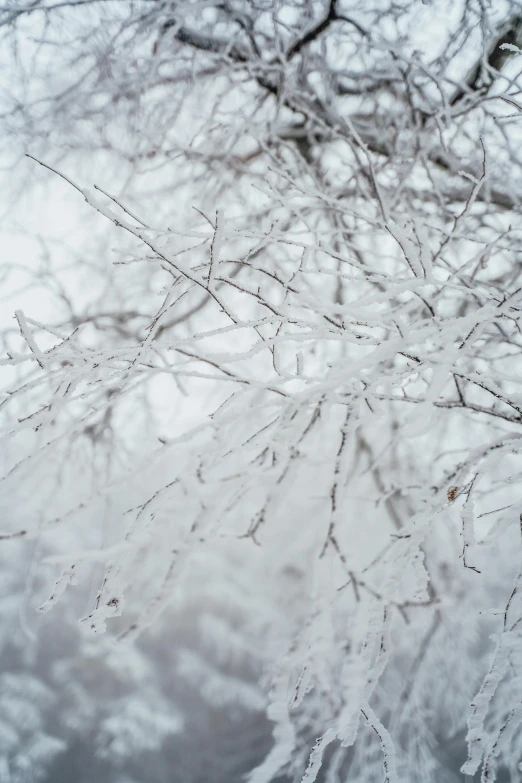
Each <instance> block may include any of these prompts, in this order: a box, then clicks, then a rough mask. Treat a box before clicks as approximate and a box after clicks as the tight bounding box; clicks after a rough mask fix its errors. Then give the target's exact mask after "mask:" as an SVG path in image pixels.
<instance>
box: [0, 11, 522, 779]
mask: <svg viewBox="0 0 522 783" xmlns="http://www.w3.org/2000/svg"><path fill="white" fill-rule="evenodd" d="M0 13H1V17H0V18H1V21H2V24H3V30H4V33H5V37H4V42H5V46H4V50H3V55H2V57H3V59H2V63H3V65H4V67H5V68H6V69H7V68H9V69H10V70H11V72H13V73H15V74H16V78H15V79H13V80H11V81H9V82H8V81H7V80H4V81H5V88H4V93H3V106H4V109H3V112H2V122H3V127H4V130H5V134H6V138H7V146H6V149H5V154H4V158H5V160H6V161H7V158H8V157H9V161H10V165H9V166H8V168H9V171H10V174H11V176H12V175H13V172H16V182H15V185H14V188H15V190H16V193H17V194H18V198H19V206H18V215H19V217H18V221H19V222H20V220H22V224H23V217H22V216H23V214H24V210H25V212H27V205H28V204H31V205H32V206H33V205H34V203H35V200H36V203H37V204H38V203H40V204H42V203H43V197H42V195H41V194H42V192H43V191H42V190H41V188H43V187H44V185H43V183H44V182H46V183H49V187H52V188H54V191H53V192H54V193H56V194H57V195H56V198H57V199H62V203H63V204H67V208H66V211H67V210H69V211H71V214H72V212H74V215H75V216H76V219H77V220H78V221H79V222H80V223H81V225H80V226H79V227H78V228H77V229H75V231H74V232H73V234H74V251H71V252H69V251H68V250H67V248H64V246H63V245H58V244H55V242H57V238H56V237H53V236H51V233H52V232H51V231H50V229H49V230H46V228H45V226H44V227H43V229H42V230H41V231H40V237H39V241H41V243H42V250H40V251H39V252H38V253H36V251H33V253H32V254H30V257H29V259H28V260H27V261H25V263H24V264H23V265H22V264H20V263H15V262H13V261H9V262H8V263H6V267H5V284H6V286H9V285H11V287H12V288H13V289H14V288H15V287H18V288H19V290H18V291H17V293H16V297H17V302H18V301H20V302H21V303H20V305H19V306H18V305H17V307H16V310H15V312H14V321H12V322H10V323H8V324H7V326H6V328H5V330H4V334H3V342H4V354H5V359H3V360H2V361H3V365H4V366H5V368H6V373H7V374H8V380H7V385H6V392H5V397H4V401H3V403H2V407H3V410H4V412H5V417H4V420H5V432H6V435H8V436H10V437H11V440H10V441H9V450H7V449H6V454H7V457H6V470H5V476H4V479H3V489H4V492H5V494H6V497H7V499H8V502H9V505H10V507H14V506H15V503H18V504H19V511H18V512H17V516H16V517H15V518H16V519H19V518H20V517H23V519H24V521H23V523H22V524H18V522H16V523H15V522H13V523H12V524H11V525H6V527H5V531H4V532H3V533H2V536H1V538H2V546H3V547H6V548H7V547H9V546H13V545H16V544H19V543H20V542H25V541H28V542H30V541H32V540H33V539H37V540H38V541H39V542H41V544H40V548H41V551H45V553H46V558H47V561H50V562H51V563H52V564H54V567H56V568H57V569H58V570H57V575H56V580H57V581H56V583H55V584H54V586H53V585H52V584H51V585H49V590H48V593H47V597H44V599H43V600H42V602H41V604H40V609H41V610H42V611H44V612H46V611H47V610H49V609H51V608H53V607H54V605H55V604H56V603H58V601H59V599H60V600H62V596H65V595H68V594H69V592H70V591H69V586H70V585H72V584H74V582H76V581H77V580H78V581H79V582H80V584H82V583H83V584H85V583H86V580H88V579H92V578H96V579H97V580H98V582H97V584H98V587H97V591H96V593H95V595H93V597H92V600H91V601H90V604H89V606H88V609H87V611H86V612H85V613H84V614H83V615H82V614H81V613H80V614H79V615H78V617H79V619H81V624H82V626H83V627H84V629H85V632H89V631H90V632H91V633H93V634H98V633H100V632H103V631H106V630H108V632H109V635H110V636H111V638H113V637H117V638H118V639H120V641H121V642H122V643H127V644H128V643H132V642H133V641H135V640H136V639H138V638H141V639H145V640H146V639H147V638H148V636H149V635H153V634H154V633H155V629H156V628H157V627H158V626H160V627H161V626H162V624H163V623H165V624H167V625H168V626H169V628H170V627H171V626H172V624H174V625H175V622H176V621H175V618H176V617H177V616H178V615H176V614H172V613H171V609H170V608H169V607H171V606H172V605H173V603H176V602H178V603H179V604H180V605H185V606H187V607H190V606H191V600H192V596H194V595H199V592H198V591H200V590H201V584H200V583H201V582H204V583H205V585H206V586H207V588H208V589H209V591H210V595H209V597H208V600H206V601H203V602H202V604H198V606H201V605H203V606H205V603H206V604H207V606H208V611H207V612H206V614H205V616H206V619H205V620H203V621H202V622H203V626H202V627H203V628H206V629H207V632H208V634H210V638H213V636H212V634H214V633H215V634H217V637H216V641H215V642H214V643H213V647H214V654H215V656H216V657H217V660H218V661H219V660H220V643H219V642H218V641H217V639H220V640H221V641H222V642H223V644H224V648H223V652H222V658H221V663H222V664H224V663H225V662H226V661H228V660H233V658H234V650H235V649H237V651H240V653H241V654H240V655H239V660H238V666H239V668H241V666H242V665H244V661H246V660H249V659H251V660H252V661H256V666H255V667H254V669H255V670H256V672H255V673H253V672H252V673H251V674H250V675H249V676H248V677H246V678H243V679H242V678H241V677H239V678H238V676H237V672H234V673H232V672H231V673H230V678H229V679H227V676H228V675H227V672H226V667H225V668H223V666H221V667H219V666H218V669H217V670H216V669H215V666H214V663H213V664H209V663H208V661H206V660H205V659H204V656H203V657H202V656H201V654H200V653H199V652H197V651H194V650H192V651H190V650H188V651H186V652H185V653H183V654H180V657H179V667H180V676H182V677H183V678H186V679H187V681H190V682H195V683H198V685H199V687H200V692H201V694H202V695H203V697H204V699H205V701H206V703H207V704H208V705H209V709H210V708H211V705H212V703H213V699H215V698H216V693H219V694H220V696H219V703H220V704H223V703H224V702H223V699H224V700H225V701H227V700H228V702H229V706H230V709H233V708H234V707H237V706H238V705H239V706H242V708H247V709H250V710H253V711H255V710H259V709H261V708H262V706H263V704H265V702H264V701H263V696H262V695H261V691H260V690H259V688H261V689H262V691H263V692H264V694H265V696H264V698H265V699H266V716H267V718H268V719H269V720H270V721H271V722H272V728H273V743H272V746H271V747H270V748H269V749H268V750H267V751H266V753H265V755H264V757H262V758H261V760H259V759H257V761H256V763H252V765H251V768H250V771H249V776H248V780H249V783H270V781H276V780H277V779H278V777H280V776H282V775H286V776H287V777H288V778H289V779H290V780H295V781H301V780H302V781H303V783H312V781H314V780H319V779H321V780H324V781H330V782H331V783H334V782H335V781H341V780H345V779H348V778H349V779H350V780H376V781H377V780H385V781H388V782H389V783H393V781H398V780H400V781H410V780H411V781H413V780H415V781H420V780H422V781H433V780H434V779H435V778H436V779H437V780H444V779H447V780H452V779H455V774H456V773H455V770H458V768H459V767H460V766H461V765H463V766H462V773H463V774H465V775H467V776H469V777H472V776H474V775H480V776H481V780H482V781H483V782H484V783H485V782H486V781H493V780H495V779H496V777H497V776H499V777H498V779H500V775H509V776H511V777H510V778H509V779H515V778H516V776H517V774H518V772H517V770H518V765H519V764H520V763H522V756H521V751H520V748H521V746H522V709H521V707H520V704H521V697H522V671H521V665H522V637H521V633H522V593H521V590H522V575H521V574H522V572H521V571H520V555H521V546H520V535H521V522H520V519H521V511H522V509H521V507H520V489H519V488H520V476H521V469H522V465H521V454H520V449H519V446H520V444H521V441H520V439H521V435H522V430H521V423H522V394H521V390H520V380H521V367H522V364H521V359H520V349H521V347H522V338H521V334H522V333H521V329H520V319H521V313H522V310H521V308H522V284H521V282H520V276H521V266H520V260H519V259H520V253H521V250H522V245H521V231H522V220H521V217H520V206H521V204H522V190H521V188H520V185H519V182H520V179H521V174H522V154H521V152H520V149H521V145H520V132H519V130H518V128H519V123H520V117H521V111H522V104H521V102H520V101H521V98H520V88H521V84H522V82H521V73H522V72H521V67H520V64H521V62H522V60H521V59H520V53H521V50H520V49H519V46H520V47H522V6H521V5H520V4H519V3H518V2H515V0H498V2H495V3H487V2H481V1H480V0H476V1H475V0H463V1H462V2H454V0H452V1H451V2H450V1H449V0H432V1H431V2H426V3H419V2H417V1H416V0H404V2H393V1H392V0H371V1H370V2H368V0H331V1H330V2H325V1H324V0H317V2H315V0H302V1H300V0H280V1H278V2H276V1H275V0H241V2H240V1H239V0H238V1H237V2H234V1H233V0H225V2H217V0H216V1H215V0H209V1H208V2H192V1H188V0H181V1H180V2H176V3H174V2H148V1H143V2H134V3H130V2H125V1H124V0H121V1H120V2H109V0H100V1H99V2H95V1H93V2H86V3H85V2H81V0H70V2H66V3H61V2H60V3H51V2H49V3H47V2H43V1H42V0H37V2H35V3H32V4H29V5H21V4H20V3H18V2H11V3H9V2H7V3H5V4H4V5H3V6H2V7H1V9H0ZM22 152H27V153H29V157H28V158H25V159H23V158H22V157H21V153H22ZM13 161H14V163H13ZM6 165H8V164H7V162H6ZM33 179H34V180H35V182H36V184H35V186H34V188H35V190H31V189H30V188H29V183H30V182H31V181H32V180H33ZM14 192H15V191H13V194H14ZM13 198H14V195H13ZM33 208H34V207H33ZM60 229H61V227H60ZM27 231H29V227H28V228H27ZM42 235H43V236H42ZM104 237H106V239H107V242H108V243H110V245H111V247H110V248H109V247H108V245H106V246H104V244H103V241H104V240H103V238H104ZM98 238H99V239H98ZM68 241H69V243H70V241H71V238H70V237H69V240H68ZM31 247H33V245H31ZM34 247H36V246H34ZM13 296H14V294H13ZM24 297H25V299H24ZM43 301H45V307H43V305H42V302H43ZM32 303H34V306H33V309H32ZM35 308H36V310H37V312H34V309H35ZM38 308H40V309H42V310H43V311H45V312H44V315H40V313H39V312H38ZM28 495H29V497H28ZM50 581H51V582H53V579H52V578H51V580H50ZM219 590H225V591H230V594H231V595H232V596H233V597H234V598H233V600H234V604H237V618H238V619H237V624H236V626H235V627H234V632H233V633H232V631H230V632H229V630H227V629H230V627H231V626H230V622H229V620H227V621H226V622H225V626H222V625H221V626H220V622H222V618H220V616H219V615H220V613H219V611H217V607H216V604H215V602H213V601H212V600H211V597H212V594H213V593H214V591H215V592H219ZM63 600H64V604H63V606H65V605H68V604H66V603H65V601H66V599H65V598H64V599H63ZM63 611H64V609H61V608H60V604H59V603H58V606H57V607H56V608H55V609H53V612H54V613H58V614H59V613H60V612H63ZM143 643H144V644H145V642H143ZM82 644H83V643H82ZM85 644H87V643H85ZM97 644H100V645H102V644H103V642H100V641H99V637H96V638H95V640H94V642H91V643H90V645H88V649H89V650H91V649H95V648H96V645H97ZM92 645H94V647H93V646H92ZM86 649H87V648H86ZM99 649H102V648H101V647H100V648H99ZM93 654H97V653H93ZM152 660H153V661H154V658H152ZM241 662H243V663H241ZM158 666H160V663H158ZM256 667H258V668H256ZM260 670H262V674H260ZM67 677H68V678H69V679H72V680H74V679H75V677H76V675H75V674H74V672H72V671H71V673H70V675H69V674H68V675H67ZM256 680H257V681H258V682H259V686H258V685H257V684H256ZM28 687H29V686H28ZM138 687H139V686H138V685H136V688H138ZM42 698H43V697H42ZM133 704H136V703H135V702H133ZM129 709H130V708H129ZM134 709H136V710H137V711H138V712H139V715H138V712H133V710H134ZM166 709H167V708H166ZM144 710H145V707H144V704H143V699H141V701H140V703H139V704H137V706H135V708H134V707H132V709H130V713H129V721H130V722H131V723H132V722H133V721H134V723H133V726H134V725H135V724H136V721H138V722H139V720H141V719H142V718H143V716H144V714H145V712H144ZM167 712H168V710H167ZM138 719H139V720H138ZM165 720H166V721H167V722H166V723H162V724H161V726H159V728H158V731H159V733H160V735H161V736H162V737H164V736H167V735H169V734H172V733H174V723H176V720H178V721H181V720H182V716H180V717H179V718H177V719H175V718H174V717H171V718H170V719H167V718H165ZM169 720H170V721H171V722H170V723H169ZM111 721H112V719H111V718H110V717H107V718H104V719H103V720H102V725H103V726H104V727H105V730H106V731H108V732H109V733H111V732H112V733H113V735H114V739H113V741H112V745H111V746H112V747H113V749H116V748H120V749H121V752H122V754H124V753H125V752H127V750H125V748H127V746H126V744H125V743H126V742H127V740H128V737H130V736H131V734H132V731H134V729H133V730H132V731H131V730H130V729H129V732H130V733H127V735H126V734H125V732H126V731H127V730H126V728H125V725H124V724H125V721H124V720H122V718H121V716H120V718H119V719H118V720H117V721H116V722H111ZM136 725H137V724H136ZM176 725H178V724H177V723H176ZM179 725H180V726H181V723H179ZM143 731H144V733H145V734H148V732H147V730H143ZM136 732H138V733H139V728H137V729H136ZM116 734H118V736H116ZM60 741H61V740H60ZM466 744H467V753H468V758H467V760H466ZM100 747H101V746H100ZM444 776H446V777H444Z"/></svg>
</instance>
